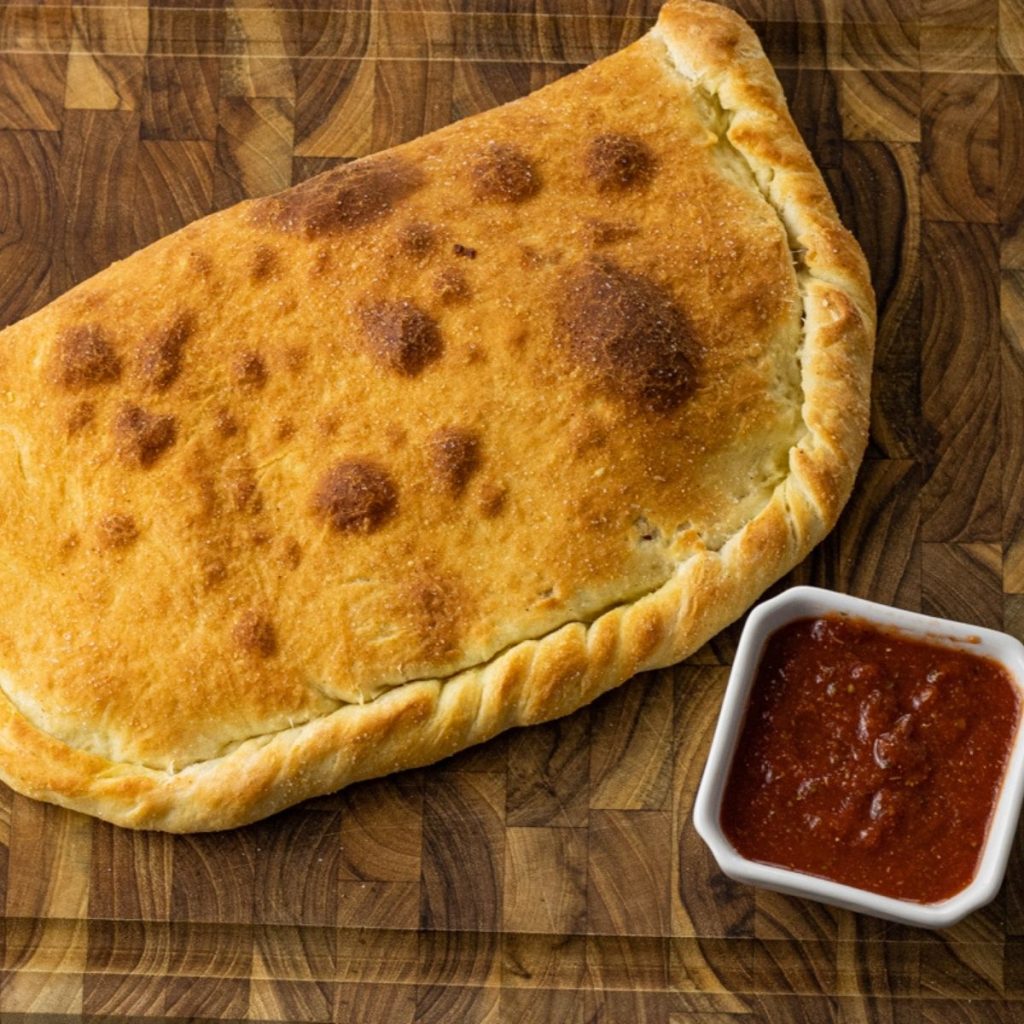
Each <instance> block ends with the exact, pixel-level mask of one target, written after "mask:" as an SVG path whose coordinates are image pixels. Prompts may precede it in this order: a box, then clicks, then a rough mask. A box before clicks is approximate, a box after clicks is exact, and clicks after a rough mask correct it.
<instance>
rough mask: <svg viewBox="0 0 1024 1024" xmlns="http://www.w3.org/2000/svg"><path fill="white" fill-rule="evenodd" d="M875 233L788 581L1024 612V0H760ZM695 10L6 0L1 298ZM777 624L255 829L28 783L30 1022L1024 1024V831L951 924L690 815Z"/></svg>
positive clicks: (914, 603)
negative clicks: (838, 426)
mask: <svg viewBox="0 0 1024 1024" xmlns="http://www.w3.org/2000/svg"><path fill="white" fill-rule="evenodd" d="M732 3H733V6H735V7H736V8H737V9H738V10H740V11H741V12H742V13H743V14H745V15H746V16H747V17H748V18H750V19H751V20H752V21H753V22H754V25H755V28H756V29H757V30H758V32H759V34H760V35H761V38H762V39H763V41H764V43H765V46H766V49H767V51H768V54H769V56H770V57H771V58H772V60H773V61H774V63H775V64H776V66H777V67H778V69H779V73H780V77H781V78H782V81H783V84H784V86H785V88H786V91H787V93H788V95H789V98H790V102H791V104H792V107H793V111H794V114H795V116H796V120H797V122H798V124H799V125H800V127H801V129H802V130H803V132H804V134H805V136H806V138H807V140H808V142H809V144H810V146H811V148H812V150H813V151H814V153H815V155H816V157H817V159H818V162H819V164H820V165H821V166H822V168H823V169H824V171H825V174H826V177H827V179H828V181H829V184H830V185H831V187H832V189H833V191H834V194H835V196H836V199H837V201H838V203H839V205H840V208H841V210H842V213H843V215H844V217H845V219H846V221H847V223H848V224H849V225H850V226H851V227H852V228H853V229H854V231H855V232H856V234H857V235H858V237H859V238H860V240H861V242H862V244H863V245H864V248H865V250H866V251H867V253H868V257H869V259H870V261H871V264H872V267H873V270H874V277H875V283H876V286H877V289H878V293H879V298H880V302H881V314H882V316H881V330H880V335H879V344H878V359H877V370H876V375H875V395H874V417H873V431H872V434H873V439H872V443H871V447H870V451H869V454H868V459H867V461H866V463H865V466H864V468H863V471H862V473H861V476H860V480H859V482H858V485H857V488H856V491H855V493H854V497H853V500H852V502H851V504H850V506H849V508H848V509H847V511H846V514H845V515H844V516H843V519H842V521H841V524H840V526H839V527H838V529H837V530H836V531H835V532H834V533H833V534H832V535H831V537H830V538H829V539H828V541H827V542H826V543H825V544H824V545H823V546H822V547H821V548H820V549H819V550H818V551H817V552H815V554H814V555H813V556H812V558H811V559H810V560H809V561H808V562H807V563H806V564H804V565H803V566H801V567H800V568H799V569H798V570H797V571H796V572H794V573H793V574H792V575H791V576H790V577H789V578H788V579H787V581H786V583H787V584H791V583H795V582H814V583H818V584H822V585H824V586H830V587H835V588H838V589H841V590H845V591H849V592H851V593H855V594H859V595H863V596H866V597H870V598H876V599H880V600H883V601H890V602H894V603H896V604H898V605H901V606H903V607H906V608H912V609H925V610H927V611H929V612H933V613H936V614H939V615H947V616H952V617H954V618H958V619H965V620H967V621H969V622H974V623H978V624H980V625H985V626H993V627H996V628H1004V629H1006V630H1008V631H1010V632H1012V633H1016V634H1017V635H1019V636H1020V635H1022V634H1024V535H1022V525H1024V444H1022V438H1024V77H1022V75H1024V5H1022V2H1021V0H845V2H843V0H732ZM657 6H658V4H657V2H656V0H575V2H572V3H569V2H563V3H555V2H554V0H534V2H532V3H531V2H521V3H516V2H514V0H507V2H506V0H483V2H481V3H472V2H471V0H421V2H417V0H377V2H370V0H348V2H346V3H345V4H332V3H328V2H327V0H235V2H231V0H224V2H223V3H221V2H219V0H208V3H207V6H205V7H202V8H200V7H193V6H191V5H189V4H188V3H181V2H176V0H175V2H172V0H167V2H166V3H165V4H157V3H152V4H149V5H147V3H146V0H130V2H128V3H115V2H113V0H112V2H110V3H108V4H105V5H104V4H97V3H93V2H89V3H80V4H71V5H61V4H59V3H52V2H50V0H41V2H36V3H24V4H23V3H19V2H14V3H11V2H8V0H5V2H3V3H2V4H0V324H6V323H8V322H11V321H13V320H16V319H18V318H19V317H21V316H23V315H25V314H27V313H29V312H30V311H32V310H34V309H36V308H38V307H39V306H41V305H43V304H44V303H45V302H47V301H48V300H49V299H51V298H52V297H54V296H55V295H57V294H59V293H60V292H62V291H64V290H65V289H67V288H69V287H70V286H71V285H73V284H75V283H76V282H78V281H80V280H82V279H83V278H85V277H88V276H89V275H91V274H92V273H94V272H95V271H97V270H99V269H100V268H102V267H103V266H105V265H106V264H107V263H108V262H110V261H111V260H112V259H115V258H119V257H122V256H125V255H127V254H128V253H129V252H131V251H132V250H134V249H135V248H137V247H138V246H140V245H143V244H145V243H147V242H149V241H151V240H153V239H155V238H157V237H158V236H159V235H162V234H164V233H166V232H168V231H170V230H172V229H174V228H177V227H179V226H181V225H182V224H184V223H186V222H187V221H189V220H191V219H193V218H195V217H198V216H200V215H202V214H204V213H207V212H209V211H211V210H214V209H217V208H220V207H223V206H225V205H227V204H229V203H232V202H234V201H236V200H239V199H242V198H244V197H246V196H255V195H261V194H264V193H268V192H272V191H275V190H277V189H280V188H283V187H285V186H287V185H289V184H291V183H292V182H296V181H300V180H302V179H303V178H306V177H308V176H309V175H310V174H312V173H314V172H316V171H320V170H322V169H324V168H326V167H329V166H331V165H332V164H334V163H336V162H337V161H339V160H341V159H344V158H348V157H353V156H360V155H362V154H365V153H369V152H371V151H373V150H375V149H379V148H381V147H385V146H389V145H392V144H394V143H397V142H401V141H403V140H405V139H409V138H412V137H414V136H416V135H419V134H421V133H422V132H424V131H429V130H430V129H433V128H437V127H440V126H441V125H444V124H446V123H448V122H449V121H450V120H452V119H454V118H458V117H461V116H464V115H466V114H471V113H474V112H476V111H479V110H483V109H486V108H488V107H491V106H493V105H495V104H497V103H500V102H503V101H505V100H509V99H513V98H515V97H517V96H519V95H521V94H523V93H525V92H527V91H529V90H531V89H533V88H535V87H537V86H539V85H542V84H544V83H545V82H549V81H551V80H552V79H554V78H557V77H558V76H560V75H563V74H565V73H566V72H568V71H571V70H572V69H574V68H575V67H578V66H580V65H582V64H585V63H587V62H589V61H591V60H594V59H596V58H598V57H601V56H602V55H604V54H606V53H608V52H611V51H613V50H615V49H617V48H618V47H620V46H622V45H624V44H625V43H628V42H629V41H631V40H632V39H634V38H636V37H637V36H638V35H640V34H641V33H642V32H643V31H644V30H645V29H646V28H647V26H648V25H649V24H650V22H651V20H652V19H653V16H654V15H655V13H656V10H657ZM736 636H737V630H736V629H735V628H733V629H730V630H728V631H727V632H726V633H725V634H724V635H723V636H721V637H719V638H718V639H717V640H715V641H714V642H713V643H711V644H710V645H709V646H708V647H707V648H706V649H704V650H702V651H701V652H700V653H699V654H698V655H696V656H695V657H693V658H691V659H690V660H689V662H688V663H687V664H685V665H683V666H680V667H679V668H677V669H675V670H672V671H666V672H660V673H656V674H652V675H648V676H645V677H642V678H639V679H637V680H635V681H634V682H632V683H630V684H629V685H628V686H626V687H625V688H623V689H622V690H620V691H618V692H616V693H613V694H611V695H609V696H608V697H606V698H605V699H603V700H601V701H599V702H598V703H597V704H595V705H594V706H593V707H591V708H588V709H585V710H583V711H582V712H580V713H579V714H576V715H574V716H573V717H571V718H569V719H566V720H564V721H561V722H557V723H554V724H552V725H548V726H545V727H540V728H535V729H532V730H529V731H520V732H517V733H514V734H511V735H508V736H505V737H501V738H499V739H498V740H496V741H495V742H492V743H490V744H488V745H487V746H485V747H482V748H479V749H477V750H474V751H470V752H468V753H466V754H464V755H461V756H459V757H456V758H454V759H452V760H450V761H448V762H446V763H444V764H442V765H439V766H437V767H434V768H431V769H427V770H422V771H416V772H409V773H406V774H404V775H401V776H397V777H395V778H391V779H386V780H383V781H380V782H374V783H369V784H365V785H362V786H358V787H355V788H353V789H352V790H350V791H348V792H346V793H342V794H340V795H338V796H335V797H330V798H326V799H321V800H316V801H313V802H311V803H308V804H305V805H303V806H301V807H299V808H297V809H295V810H293V811H290V812H288V813H285V814H282V815H279V816H278V817H276V818H274V819H272V820H270V821H267V822H264V823H261V824H259V825H256V826H253V827H250V828H247V829H242V830H239V831H236V832H232V833H228V834H223V835H208V836H196V837H168V836H163V835H154V834H132V833H129V832H125V831H120V830H118V829H115V828H113V827H111V826H108V825H105V824H102V823H99V822H96V821H93V820H91V819H89V818H85V817H81V816H79V815H76V814H71V813H68V812H64V811H61V810H58V809H56V808H52V807H47V806H44V805H42V804H37V803H34V802H32V801H30V800H26V799H24V798H22V797H19V796H14V795H12V794H11V793H10V792H8V791H6V790H2V791H0V884H2V892H0V900H2V903H0V907H2V909H3V911H4V917H3V921H2V929H0V940H2V944H3V949H2V961H0V964H2V974H0V1020H2V1021H4V1022H12V1024H13V1022H18V1021H33V1022H41V1021H46V1022H60V1021H79V1020H99V1019H103V1020H105V1021H112V1020H118V1019H121V1020H126V1021H127V1020H132V1021H137V1020H161V1019H168V1020H181V1019H183V1018H184V1019H216V1020H265V1021H275V1022H276V1021H327V1020H332V1019H333V1020H344V1021H365V1022H368V1024H369V1022H373V1024H408V1022H413V1021H415V1022H424V1024H425V1022H428V1021H430V1022H449V1021H450V1022H456V1024H472V1022H477V1021H487V1022H491V1024H493V1022H499V1021H507V1022H514V1024H529V1022H534V1021H536V1022H544V1024H548V1022H558V1024H564V1022H568V1024H583V1022H587V1024H590V1022H605V1021H606V1022H629V1024H646V1022H652V1024H654V1022H657V1024H681V1022H683V1021H691V1020H693V1021H698V1022H704V1024H711V1022H727V1021H733V1020H735V1021H771V1022H773V1024H774V1022H788V1021H806V1022H814V1024H816V1022H831V1021H836V1022H844V1024H846V1022H849V1024H853V1022H858V1024H874V1022H879V1024H883V1022H884V1024H901V1022H917V1021H930V1022H933V1024H940V1022H950V1024H954V1022H955V1024H961V1022H965V1021H968V1022H969V1021H986V1022H987V1021H1006V1022H1009V1021H1021V1020H1024V842H1022V841H1021V840H1020V838H1018V843H1017V849H1016V852H1015V855H1014V858H1013V861H1012V863H1011V865H1010V870H1009V875H1008V878H1007V882H1006V884H1005V885H1004V887H1003V890H1002V892H1001V893H1000V895H999V897H998V898H997V900H996V901H995V903H993V904H992V905H991V906H990V907H988V908H987V909H985V910H984V911H982V912H980V913H978V914H976V915H974V916H973V917H971V918H969V919H968V920H967V921H965V922H964V923H963V924H961V925H959V926H957V927H956V928H953V929H951V930H950V931H948V932H945V933H940V934H930V933H926V932H922V931H915V930H912V929H909V928H903V927H897V926H893V925H887V924H884V923H881V922H878V921H875V920H872V919H868V918H863V917H857V916H855V915H853V914H849V913H845V912H839V911H834V910H829V909H826V908H824V907H820V906H817V905H815V904H812V903H808V902H802V901H800V900H794V899H789V898H785V897H781V896H775V895H772V894H769V893H764V892H755V891H754V890H751V889H748V888H745V887H743V886H738V885H733V884H731V883H730V882H728V881H727V880H726V879H724V878H723V877H722V876H721V875H720V874H719V873H718V872H717V871H716V869H715V866H714V864H713V863H712V861H711V860H710V858H709V856H708V854H707V852H706V850H705V849H704V847H703V845H702V843H701V841H700V840H699V839H698V838H697V836H696V835H695V833H694V831H693V827H692V825H691V822H690V809H691V804H692V799H693V794H694V790H695V787H696V785H697V782H698V780H699V777H700V773H701V770H702V766H703V763H704V757H705V753H706V750H707V747H708V743H709V741H710V735H711V730H712V728H713V726H714V722H715V717H716V713H717V708H718V703H719V700H720V697H721V694H722V689H723V686H724V683H725V679H726V676H727V673H728V665H729V662H730V660H731V658H732V655H733V651H734V645H735V641H736Z"/></svg>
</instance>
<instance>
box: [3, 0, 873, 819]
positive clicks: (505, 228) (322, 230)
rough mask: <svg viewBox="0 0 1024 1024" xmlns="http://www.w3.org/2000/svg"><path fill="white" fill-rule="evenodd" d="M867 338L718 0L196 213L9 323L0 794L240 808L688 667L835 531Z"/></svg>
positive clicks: (762, 84)
mask: <svg viewBox="0 0 1024 1024" xmlns="http://www.w3.org/2000/svg"><path fill="white" fill-rule="evenodd" d="M873 331H874V311H873V298H872V295H871V290H870V285H869V283H868V276H867V271H866V268H865V264H864V260H863V257H862V255H861V253H860V251H859V249H858V248H857V246H856V243H855V242H854V241H853V240H852V238H851V237H850V235H849V234H848V233H847V232H846V231H845V230H844V229H843V228H842V226H841V225H840V223H839V222H838V219H837V217H836V214H835V210H834V208H833V205H832V202H831V200H830V198H829V196H828V193H827V191H826V189H825V186H824V185H823V183H822V180H821V177H820V175H819V174H818V172H817V170H816V169H815V167H814V165H813V163H812V160H811V158H810V156H809V154H808V153H807V151H806V149H805V147H804V145H803V143H802V142H801V140H800V138H799V136H798V134H797V132H796V129H795V128H794V126H793V123H792V121H791V119H790V117H789V114H788V113H787V111H786V108H785V103H784V100H783V97H782V93H781V90H780V88H779V85H778V83H777V81H776V79H775V76H774V74H773V72H772V70H771V68H770V66H769V64H768V63H767V61H766V60H765V58H764V56H763V53H762V52H761V49H760V46H759V44H758V42H757V40H756V37H755V36H754V35H753V33H752V32H751V31H750V29H749V28H748V27H746V26H745V25H744V23H743V22H742V21H741V20H740V19H739V18H738V17H736V16H735V15H733V14H731V13H729V12H727V11H725V10H723V9H721V8H718V7H716V6H714V5H711V4H705V3H701V2H698V0H671V2H670V3H668V4H667V5H666V7H665V8H664V9H663V10H662V13H661V16H660V18H659V20H658V23H657V25H656V27H655V28H654V29H653V30H652V31H651V32H650V33H648V34H647V35H646V36H644V37H643V38H642V39H641V40H639V41H638V42H637V43H635V44H634V45H632V46H630V47H629V48H627V49H626V50H623V51H621V52H620V53H618V54H615V55H613V56H611V57H609V58H607V59H605V60H602V61H600V62H599V63H597V64H594V65H593V66H591V67H589V68H586V69H585V70H583V71H581V72H578V73H577V74H574V75H571V76H569V77H567V78H564V79H562V80H560V81H558V82H556V83H555V84H553V85H551V86H548V87H547V88H545V89H543V90H541V91H540V92H537V93H534V94H532V95H530V96H528V97H526V98H525V99H522V100H520V101H518V102H516V103H513V104H510V105H508V106H505V107H502V108H499V109H497V110H494V111H490V112H487V113H485V114H482V115H480V116H477V117H473V118H470V119H468V120H465V121H462V122H459V123H457V124H455V125H452V126H450V127H448V128H445V129H443V130H441V131H439V132H435V133H434V134H432V135H429V136H426V137H424V138H421V139H418V140H416V141H414V142H411V143H409V144H407V145H404V146H400V147H398V148H396V149H393V150H390V151H388V152H387V153H383V154H377V155H374V156H371V157H368V158H366V159H364V160H360V161H357V162H355V163H353V164H349V165H347V166H343V167H339V168H337V169H335V170H332V171H329V172H327V173H326V174H324V175H321V176H319V177H318V178H314V179H312V180H311V181H310V182H307V183H305V184H303V185H300V186H298V187H296V188H294V189H292V190H290V191H288V192H285V193H282V194H280V195H278V196H275V197H268V198H265V199H260V200H256V201H252V202H247V203H242V204H240V205H238V206H235V207H233V208H232V209H229V210H226V211H223V212H221V213H218V214H215V215H213V216H210V217H207V218H205V219H203V220H201V221H198V222H197V223H195V224H192V225H190V226H189V227H186V228H185V229H183V230H181V231H179V232H177V233H176V234H174V235H172V236H170V237H168V238H165V239H163V240H161V241H159V242H157V243H155V244H154V245H152V246H150V247H148V248H147V249H145V250H143V251H141V252H139V253H137V254H135V255H134V256H132V257H130V258H129V259H127V260H124V261H123V262H121V263H118V264H115V265H114V266H112V267H110V268H109V269H107V270H105V271H103V272H102V273H100V274H98V275H97V276H95V277H94V278H92V279H91V280H89V281H86V282H85V283H83V284H82V285H80V286H78V287H77V288H75V289H74V290H73V291H71V292H69V293H68V294H66V295H65V296H63V297H62V298H60V299H58V300H57V301H55V302H54V303H52V304H51V305H50V306H48V307H46V308H45V309H43V310H42V311H40V312H39V313H37V314H35V315H33V316H31V317H29V318H28V319H26V320H24V321H22V322H21V323H19V324H17V325H15V326H13V327H10V328H8V329H7V330H6V331H4V332H3V333H2V334H0V377H2V385H3V386H2V388H0V480H2V484H3V486H2V489H0V521H2V530H0V594H2V595H3V596H2V600H0V774H2V776H3V778H4V779H5V780H6V781H8V782H9V783H10V784H11V785H12V786H14V787H15V788H16V789H18V790H20V791H22V792H24V793H27V794H30V795H32V796H35V797H38V798H40V799H44V800H51V801H54V802H57V803H60V804H63V805H65V806H69V807H73V808H77V809H80V810H84V811H87V812H89V813H92V814H95V815H99V816H100V817H103V818H106V819H108V820H110V821H114V822H117V823H119V824H122V825H127V826H132V827H144V828H161V829H169V830H181V831H185V830H202V829H214V828H223V827H229V826H234V825H238V824H242V823H244V822H247V821H251V820H254V819H256V818H259V817H262V816H264V815H266V814H269V813H271V812H273V811H275V810H278V809H280V808H282V807H285V806H288V805H290V804H292V803H295V802H297V801H299V800H302V799H304V798H306V797H309V796H311V795H314V794H319V793H324V792H328V791H331V790H333V789H336V788H338V787H340V786H342V785H345V784H348V783H350V782H353V781H356V780H359V779H363V778H367V777H371V776H374V775H379V774H383V773H386V772H390V771H393V770H396V769H401V768H406V767H410V766H414V765H420V764H425V763H429V762H432V761H435V760H438V759H440V758H442V757H444V756H446V755H448V754H450V753H452V752H454V751H456V750H459V749H461V748H463V747H465V746H467V745H469V744H471V743H475V742H479V741H481V740H484V739H487V738H489V737H490V736H493V735H494V734H495V733H497V732H499V731H501V730H502V729H505V728H508V727H510V726H513V725H520V724H527V723H531V722H538V721H543V720H545V719H549V718H552V717H554V716H557V715H562V714H566V713H568V712H569V711H571V710H573V709H575V708H577V707H579V706H580V705H581V704H584V703H586V702H587V701H590V700H592V699H593V698H595V697H596V696H597V695H598V694H600V693H602V692H604V691H605V690H607V689H609V688H610V687H612V686H614V685H617V684H619V683H621V682H622V681H623V680H625V679H627V678H628V677H629V676H631V675H633V674H634V673H636V672H637V671H639V670H642V669H646V668H650V667H655V666H660V665H666V664H670V663H672V662H674V661H676V660H678V659H680V658H682V657H684V656H685V655H686V654H688V653H689V652H691V651H692V650H693V649H695V648H696V647H697V646H698V645H699V644H701V643H702V642H704V641H705V640H706V639H708V638H709V637H710V636H711V635H713V634H714V633H715V632H716V631H718V630H719V629H720V628H721V627H723V626H724V625H726V624H727V623H728V622H730V621H731V620H732V619H734V618H735V617H736V616H738V615H739V614H741V613H742V612H743V611H744V609H745V608H746V607H748V606H749V604H750V603H751V602H752V601H753V600H754V599H755V598H756V597H757V595H758V594H759V593H760V592H761V591H762V590H763V589H764V588H765V587H766V586H767V585H768V584H769V583H771V582H772V581H773V580H774V579H776V578H777V577H778V576H779V575H781V574H782V573H783V572H785V571H786V570H787V569H789V568H790V567H791V566H792V565H793V564H794V563H795V562H796V561H798V560H799V559H800V558H801V557H803V556H804V555H805V554H806V553H807V551H808V550H809V549H810V548H811V547H812V546H813V545H814V544H815V543H816V542H817V541H818V540H819V539H820V538H821V537H822V536H823V535H824V533H825V532H826V531H827V530H828V529H829V528H830V527H831V525H832V524H833V523H834V521H835V519H836V517H837V515H838V513H839V510H840V508H841V507H842V504H843V502H844V501H845V499H846V497H847V495H848V493H849V490H850V487H851V485H852V481H853V477H854V474H855V472H856V468H857V464H858V462H859V460H860V456H861V453H862V450H863V445H864V440H865V434H866V425H867V413H868V385H869V375H870V363H871V349H872V340H873Z"/></svg>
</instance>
